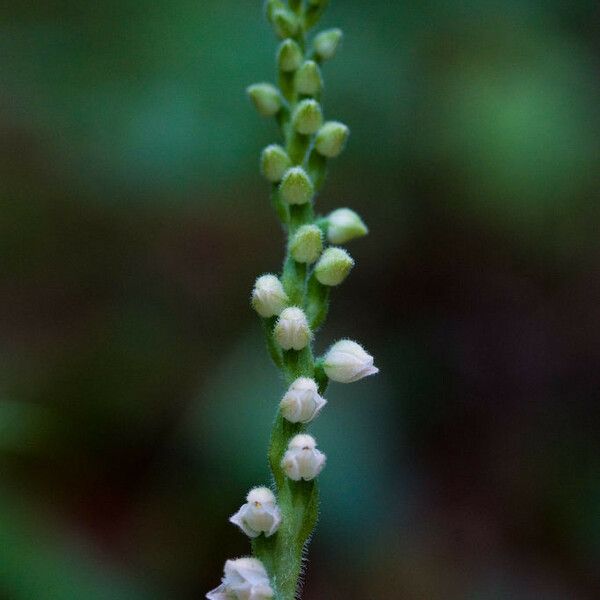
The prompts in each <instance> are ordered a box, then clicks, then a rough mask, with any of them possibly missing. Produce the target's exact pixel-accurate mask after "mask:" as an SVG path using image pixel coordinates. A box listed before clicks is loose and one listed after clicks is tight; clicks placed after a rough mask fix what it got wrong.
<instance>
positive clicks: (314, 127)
mask: <svg viewBox="0 0 600 600" xmlns="http://www.w3.org/2000/svg"><path fill="white" fill-rule="evenodd" d="M322 124H323V113H322V112H321V106H320V105H319V103H318V102H316V101H315V100H302V102H300V103H299V104H298V106H297V107H296V110H295V111H294V114H293V115H292V125H293V127H294V129H295V130H296V131H297V132H298V133H301V134H303V135H311V134H313V133H316V132H317V131H318V130H319V128H320V127H321V125H322Z"/></svg>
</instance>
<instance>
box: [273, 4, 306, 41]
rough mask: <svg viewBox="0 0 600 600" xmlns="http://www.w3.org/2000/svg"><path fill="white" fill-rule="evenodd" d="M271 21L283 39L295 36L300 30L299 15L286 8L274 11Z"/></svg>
mask: <svg viewBox="0 0 600 600" xmlns="http://www.w3.org/2000/svg"><path fill="white" fill-rule="evenodd" d="M271 14H272V17H271V23H272V24H273V28H274V29H275V33H276V34H277V35H278V36H279V37H280V38H282V39H285V38H289V37H293V36H294V35H296V33H297V32H298V27H299V25H300V24H299V23H298V17H297V16H296V15H295V14H294V13H293V12H291V11H289V10H287V9H285V8H276V9H275V10H273V11H272V13H271Z"/></svg>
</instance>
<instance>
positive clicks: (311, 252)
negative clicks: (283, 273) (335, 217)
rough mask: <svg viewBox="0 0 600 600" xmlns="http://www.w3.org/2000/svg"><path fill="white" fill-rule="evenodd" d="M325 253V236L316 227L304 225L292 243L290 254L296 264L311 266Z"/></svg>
mask: <svg viewBox="0 0 600 600" xmlns="http://www.w3.org/2000/svg"><path fill="white" fill-rule="evenodd" d="M322 251H323V234H322V233H321V230H320V229H319V228H318V227H317V226H316V225H302V227H300V228H299V229H298V231H296V233H295V234H294V237H293V238H292V241H291V242H290V254H291V255H292V258H293V259H294V260H295V261H296V262H300V263H307V264H311V263H314V262H315V261H316V260H317V258H319V256H320V254H321V252H322Z"/></svg>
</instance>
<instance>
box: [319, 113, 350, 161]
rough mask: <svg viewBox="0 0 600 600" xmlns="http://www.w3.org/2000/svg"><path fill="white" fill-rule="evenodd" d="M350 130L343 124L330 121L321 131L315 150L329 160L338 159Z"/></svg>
mask: <svg viewBox="0 0 600 600" xmlns="http://www.w3.org/2000/svg"><path fill="white" fill-rule="evenodd" d="M348 135H350V130H349V129H348V127H346V125H344V124H343V123H339V122H338V121H328V122H327V123H325V124H324V125H323V127H321V129H319V131H318V132H317V137H316V139H315V148H316V149H317V152H318V153H319V154H322V155H323V156H326V157H327V158H336V157H337V156H339V155H340V154H341V153H342V150H343V149H344V146H345V145H346V141H347V140H348Z"/></svg>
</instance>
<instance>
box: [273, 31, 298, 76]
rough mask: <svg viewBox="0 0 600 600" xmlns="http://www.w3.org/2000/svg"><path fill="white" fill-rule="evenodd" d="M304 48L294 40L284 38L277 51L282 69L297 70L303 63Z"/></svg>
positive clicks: (278, 61)
mask: <svg viewBox="0 0 600 600" xmlns="http://www.w3.org/2000/svg"><path fill="white" fill-rule="evenodd" d="M302 60H303V57H302V50H301V49H300V46H298V44H297V43H296V42H295V41H294V40H290V39H287V40H283V42H281V44H280V46H279V50H278V51H277V64H278V65H279V68H280V69H281V70H282V71H285V72H286V73H287V72H291V71H296V70H297V69H298V68H299V67H300V65H301V64H302Z"/></svg>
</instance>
